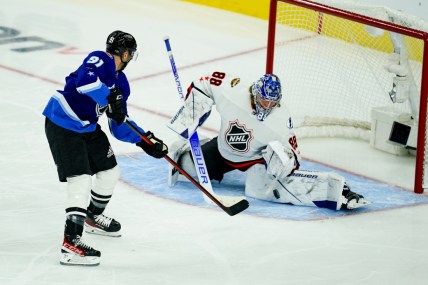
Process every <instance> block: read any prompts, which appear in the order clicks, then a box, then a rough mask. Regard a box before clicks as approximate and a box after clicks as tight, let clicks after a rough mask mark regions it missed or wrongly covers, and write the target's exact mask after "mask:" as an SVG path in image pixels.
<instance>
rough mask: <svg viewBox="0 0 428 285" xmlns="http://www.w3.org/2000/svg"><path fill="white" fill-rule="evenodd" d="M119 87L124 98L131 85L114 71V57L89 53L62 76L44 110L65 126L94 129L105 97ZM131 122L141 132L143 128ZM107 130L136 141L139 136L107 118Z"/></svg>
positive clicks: (123, 76) (105, 100)
mask: <svg viewBox="0 0 428 285" xmlns="http://www.w3.org/2000/svg"><path fill="white" fill-rule="evenodd" d="M114 87H115V88H118V89H119V90H121V92H122V95H123V100H124V103H125V104H124V105H125V112H126V114H127V113H128V112H127V108H126V101H127V100H128V97H129V95H130V87H129V82H128V79H127V78H126V75H125V74H124V73H123V72H122V71H119V72H116V67H115V63H114V58H113V56H112V55H110V54H107V53H105V52H104V51H94V52H91V53H90V54H89V55H88V56H87V57H86V58H85V59H84V61H83V63H82V65H80V66H79V68H78V69H77V70H76V71H74V72H72V73H70V75H68V76H67V77H66V78H65V87H64V90H57V92H55V94H53V95H52V97H51V98H50V100H49V102H48V104H47V106H46V107H45V109H44V111H43V115H45V116H46V117H47V118H49V120H51V121H52V122H53V123H55V124H56V125H58V126H60V127H63V128H65V129H68V130H71V131H74V132H79V133H86V132H92V131H95V129H96V126H97V122H98V118H99V117H100V116H101V115H102V114H103V113H104V112H105V110H106V109H107V104H108V102H107V96H108V95H109V94H110V89H111V88H114ZM131 123H132V124H134V125H135V126H136V127H137V128H138V129H140V131H141V132H143V133H144V130H143V129H141V128H139V127H138V126H137V125H136V124H135V123H134V122H131ZM109 124H110V130H111V133H112V134H113V136H115V137H116V138H117V139H119V140H122V141H125V142H131V143H137V142H139V141H141V138H140V137H139V136H138V135H137V134H135V133H134V132H133V131H132V130H131V129H130V128H129V127H128V126H127V125H126V124H121V125H120V126H118V125H117V124H116V122H115V121H113V120H109Z"/></svg>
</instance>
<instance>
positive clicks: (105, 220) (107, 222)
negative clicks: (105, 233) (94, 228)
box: [94, 214, 113, 227]
mask: <svg viewBox="0 0 428 285" xmlns="http://www.w3.org/2000/svg"><path fill="white" fill-rule="evenodd" d="M94 219H95V221H96V222H97V223H98V224H101V225H102V226H104V227H109V226H110V224H111V222H112V221H113V219H112V218H109V217H106V216H104V215H103V214H101V215H97V216H94Z"/></svg>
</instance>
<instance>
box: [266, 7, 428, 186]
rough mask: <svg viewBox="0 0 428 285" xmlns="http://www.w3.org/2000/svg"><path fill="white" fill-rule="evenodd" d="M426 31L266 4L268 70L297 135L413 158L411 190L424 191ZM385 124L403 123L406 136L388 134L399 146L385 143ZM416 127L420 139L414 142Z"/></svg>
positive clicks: (361, 16)
mask: <svg viewBox="0 0 428 285" xmlns="http://www.w3.org/2000/svg"><path fill="white" fill-rule="evenodd" d="M273 9H274V12H273V11H272V10H273ZM426 31H428V24H427V23H426V22H425V21H423V20H421V19H419V18H417V17H413V16H409V15H405V14H403V13H401V12H399V11H395V10H393V9H388V8H385V7H379V6H373V5H362V4H360V3H358V2H351V1H320V2H319V3H317V2H313V1H306V0H278V1H272V2H271V13H270V22H269V39H268V56H267V72H268V73H269V72H273V73H275V74H277V75H278V76H279V77H280V78H283V79H284V80H283V81H284V82H283V83H284V94H285V96H284V100H285V103H286V104H287V105H288V106H290V107H289V109H290V111H291V113H292V116H293V118H294V124H295V126H296V132H297V135H298V136H300V137H308V136H318V137H319V136H332V137H350V138H358V139H363V140H367V141H370V142H371V144H372V145H374V146H375V147H378V148H380V149H383V150H385V151H389V152H391V153H395V154H398V155H405V154H407V153H414V154H416V164H417V165H416V174H415V192H418V193H421V192H422V191H423V188H428V179H425V177H428V167H425V164H426V162H425V161H427V157H428V156H427V155H426V150H425V147H426V143H425V142H426V125H427V124H426V118H427V116H426V96H427V94H426V93H427V92H428V89H427V88H428V87H427V83H428V82H427V83H425V82H424V80H422V78H423V77H422V73H423V72H424V74H426V72H427V71H426V69H427V68H424V66H425V65H426V64H425V63H424V52H426V50H427V47H426V45H425V44H424V43H425V42H426V41H427V33H426ZM425 60H428V59H427V58H425ZM425 81H427V79H425ZM421 101H422V102H424V103H423V104H422V105H423V106H422V108H421V104H420V102H421ZM420 112H421V113H420ZM385 118H386V119H385ZM382 120H385V122H382ZM388 120H391V124H392V123H393V122H394V121H397V122H399V123H400V124H401V123H402V124H403V126H404V134H403V129H398V130H397V129H396V130H395V132H394V133H395V136H398V139H397V140H398V141H399V142H400V143H401V144H402V145H400V144H398V143H396V142H392V141H391V140H394V139H393V138H392V131H391V129H388V128H389V125H388V124H389V122H388ZM420 126H421V127H422V128H423V132H422V134H419V135H422V136H423V140H417V139H416V137H415V139H414V143H413V142H412V135H413V134H414V132H417V130H418V128H419V130H420V129H421V128H420ZM407 127H409V128H410V129H412V131H410V129H407ZM376 128H377V130H376ZM407 130H409V133H410V135H409V134H407V135H408V136H409V138H408V139H407V137H406V139H405V140H404V142H401V141H402V138H403V136H405V135H406V131H407ZM375 132H376V133H375ZM396 133H398V134H396ZM382 135H387V136H389V135H391V138H386V139H384V138H383V137H382ZM387 140H388V141H387ZM417 142H418V143H419V144H418V147H416V144H417ZM421 142H422V143H421ZM414 149H417V151H414ZM418 163H419V165H418ZM418 171H419V172H420V173H418ZM418 175H419V177H418ZM416 184H417V185H416Z"/></svg>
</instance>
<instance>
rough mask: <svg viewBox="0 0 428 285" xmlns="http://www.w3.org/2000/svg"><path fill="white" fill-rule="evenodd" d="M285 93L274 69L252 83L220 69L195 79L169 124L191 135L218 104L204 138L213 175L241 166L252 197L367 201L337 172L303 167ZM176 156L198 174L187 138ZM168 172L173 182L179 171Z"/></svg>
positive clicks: (340, 204) (336, 203)
mask: <svg viewBox="0 0 428 285" xmlns="http://www.w3.org/2000/svg"><path fill="white" fill-rule="evenodd" d="M281 98H282V91H281V82H280V80H279V78H278V77H277V76H276V75H274V74H265V75H264V76H262V77H261V78H260V79H258V80H257V81H256V82H249V81H245V80H244V78H239V77H236V76H233V75H229V74H228V73H225V72H219V71H216V72H213V73H212V74H211V75H208V76H202V77H200V78H199V79H198V80H195V81H193V82H192V83H191V85H190V86H189V88H188V89H187V94H186V100H185V103H184V106H183V107H182V108H181V109H180V110H179V111H178V113H177V114H176V115H175V116H174V117H173V118H172V120H171V122H170V123H169V125H168V127H169V128H171V129H172V130H174V131H175V132H177V133H178V134H179V135H180V136H181V137H182V138H184V139H187V138H189V137H190V136H191V135H192V134H193V132H194V131H195V130H196V129H197V128H198V127H199V126H200V125H202V124H203V123H204V121H205V120H206V118H207V117H208V116H209V114H210V112H211V108H212V105H214V104H215V105H216V109H217V111H218V112H219V114H220V117H221V126H220V131H219V134H218V136H217V137H215V138H213V139H212V140H210V141H208V142H206V143H205V144H203V141H201V144H203V145H202V152H203V155H204V158H205V163H206V166H207V171H208V174H209V177H210V179H213V180H218V181H221V180H222V178H223V175H224V174H225V173H227V172H229V171H232V170H235V169H238V170H241V171H245V172H246V174H247V175H246V183H245V194H246V195H247V196H249V197H253V198H257V199H261V200H266V201H273V202H278V203H287V204H293V205H305V206H316V207H323V208H330V209H333V210H340V209H354V208H357V207H361V206H364V205H366V204H368V201H366V200H365V199H364V197H363V196H362V195H359V194H356V193H354V192H352V191H351V190H350V188H349V187H348V186H347V184H346V182H345V179H344V177H342V176H340V175H338V174H336V173H326V172H318V171H305V170H299V166H300V164H299V161H300V159H301V156H300V151H299V148H298V144H297V139H296V136H295V133H294V130H293V123H292V119H291V117H290V114H289V112H288V110H287V108H286V106H284V105H283V104H280V103H281ZM171 157H172V158H173V159H174V160H175V161H177V162H178V164H179V165H180V166H181V167H182V168H183V169H184V170H185V171H187V172H188V173H189V174H191V175H192V176H196V171H195V167H194V163H193V160H192V157H191V153H190V151H189V149H188V147H187V144H186V141H183V140H181V141H177V142H175V143H174V144H173V145H172V147H171ZM198 171H199V169H198ZM169 175H170V176H169V179H168V183H169V185H170V186H172V185H174V183H175V182H176V181H177V178H178V172H177V171H176V170H175V169H173V168H172V167H171V166H170V169H169Z"/></svg>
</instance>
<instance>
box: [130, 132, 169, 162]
mask: <svg viewBox="0 0 428 285" xmlns="http://www.w3.org/2000/svg"><path fill="white" fill-rule="evenodd" d="M144 136H145V137H146V138H148V139H149V140H150V141H151V142H152V143H151V144H149V143H147V142H145V141H144V140H142V141H140V142H139V143H136V145H137V146H139V147H141V148H142V149H143V150H144V151H145V152H146V153H147V154H148V155H150V156H152V157H154V158H162V157H164V156H165V155H167V154H168V146H167V145H166V144H164V143H163V141H162V140H160V139H158V138H157V137H155V135H154V134H153V133H152V132H150V131H148V132H146V133H145V134H144Z"/></svg>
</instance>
